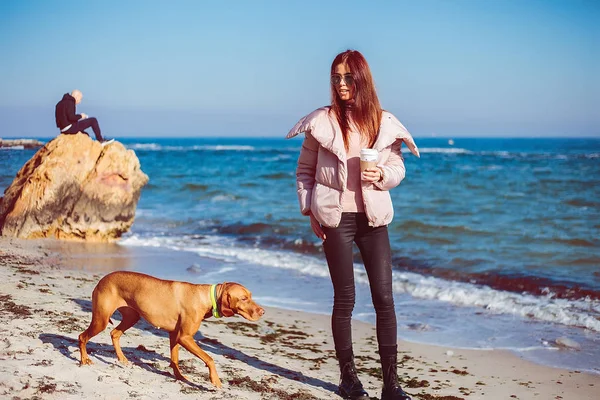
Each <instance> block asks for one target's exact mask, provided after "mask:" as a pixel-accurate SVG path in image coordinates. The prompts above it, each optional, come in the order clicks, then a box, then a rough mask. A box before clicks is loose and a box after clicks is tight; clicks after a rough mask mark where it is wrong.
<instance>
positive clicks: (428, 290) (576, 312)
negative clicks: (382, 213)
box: [394, 272, 600, 332]
mask: <svg viewBox="0 0 600 400" xmlns="http://www.w3.org/2000/svg"><path fill="white" fill-rule="evenodd" d="M394 290H395V291H399V292H406V293H409V294H410V295H412V296H413V297H417V298H422V299H430V300H441V301H444V302H448V303H452V304H455V305H460V306H472V307H473V306H474V307H482V308H485V309H486V310H489V311H492V312H495V313H499V314H511V315H518V316H521V317H524V318H533V319H537V320H541V321H547V322H553V323H559V324H563V325H570V326H579V327H585V328H587V329H590V330H594V331H597V332H600V319H598V318H597V317H598V316H600V302H598V301H592V300H590V299H583V300H567V299H554V298H552V295H551V294H548V295H547V296H541V297H538V296H532V295H528V294H521V293H514V292H507V291H502V290H495V289H492V288H490V287H488V286H479V285H473V284H469V283H463V282H453V281H447V280H443V279H439V278H435V277H426V276H423V275H419V274H414V273H409V272H402V273H396V272H394Z"/></svg>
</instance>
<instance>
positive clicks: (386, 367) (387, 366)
mask: <svg viewBox="0 0 600 400" xmlns="http://www.w3.org/2000/svg"><path fill="white" fill-rule="evenodd" d="M380 355H381V370H382V371H383V390H382V391H381V400H412V399H411V397H410V396H409V395H408V394H407V393H406V392H405V391H404V390H402V389H401V388H400V386H398V373H397V372H396V367H397V364H398V356H397V354H396V351H394V353H393V354H381V352H380Z"/></svg>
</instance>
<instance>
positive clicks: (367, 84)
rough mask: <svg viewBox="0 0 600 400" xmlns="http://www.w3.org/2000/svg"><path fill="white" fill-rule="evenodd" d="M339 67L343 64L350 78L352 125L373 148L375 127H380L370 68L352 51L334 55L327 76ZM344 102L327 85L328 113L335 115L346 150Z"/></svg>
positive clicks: (362, 58) (358, 54)
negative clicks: (352, 91) (351, 81)
mask: <svg viewBox="0 0 600 400" xmlns="http://www.w3.org/2000/svg"><path fill="white" fill-rule="evenodd" d="M339 64H346V65H347V67H348V69H350V73H351V74H352V77H353V78H354V98H353V101H354V102H353V104H352V112H351V117H352V122H353V123H354V125H355V126H356V127H357V128H358V131H359V133H360V134H361V135H362V136H364V137H366V138H367V139H368V143H369V147H371V146H373V144H374V143H375V139H377V134H378V132H379V126H380V125H381V112H382V110H381V106H380V105H379V98H378V97H377V92H376V91H375V83H374V82H373V76H372V75H371V69H370V68H369V64H368V63H367V60H366V59H365V57H364V56H363V55H362V54H361V53H360V52H358V51H356V50H346V51H344V52H343V53H340V54H338V55H337V56H336V57H335V58H334V59H333V63H331V75H333V74H334V73H335V68H336V67H337V66H338V65H339ZM345 103H346V102H345V101H343V100H342V99H340V97H339V96H338V93H337V91H336V89H335V86H333V84H331V112H333V114H334V115H335V116H336V118H337V121H338V123H339V124H340V127H341V128H342V136H343V138H344V145H345V146H346V149H347V148H348V143H349V134H350V132H349V130H350V121H349V120H348V114H347V113H346V104H345Z"/></svg>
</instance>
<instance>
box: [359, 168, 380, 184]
mask: <svg viewBox="0 0 600 400" xmlns="http://www.w3.org/2000/svg"><path fill="white" fill-rule="evenodd" d="M360 177H361V178H362V180H363V181H365V182H371V183H373V182H379V181H380V180H381V177H382V172H381V168H378V167H375V168H367V169H365V170H364V171H363V173H362V174H360Z"/></svg>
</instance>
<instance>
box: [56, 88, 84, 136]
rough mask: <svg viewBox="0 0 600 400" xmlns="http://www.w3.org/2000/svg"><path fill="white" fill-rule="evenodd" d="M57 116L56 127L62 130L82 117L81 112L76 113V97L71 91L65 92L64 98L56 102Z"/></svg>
mask: <svg viewBox="0 0 600 400" xmlns="http://www.w3.org/2000/svg"><path fill="white" fill-rule="evenodd" d="M54 116H55V117H56V127H57V128H58V129H60V130H61V131H62V130H63V129H64V128H65V127H67V126H69V125H72V124H74V123H75V122H77V121H79V120H80V119H81V114H75V98H74V97H73V96H71V95H70V94H69V93H65V95H64V96H63V98H62V99H61V100H60V101H59V102H58V103H56V109H55V112H54Z"/></svg>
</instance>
